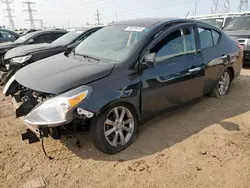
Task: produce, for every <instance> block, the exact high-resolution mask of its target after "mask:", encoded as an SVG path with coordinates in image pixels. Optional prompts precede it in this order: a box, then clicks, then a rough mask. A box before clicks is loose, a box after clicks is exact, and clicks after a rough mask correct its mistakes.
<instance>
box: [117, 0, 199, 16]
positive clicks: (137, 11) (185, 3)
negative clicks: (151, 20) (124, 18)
mask: <svg viewBox="0 0 250 188" xmlns="http://www.w3.org/2000/svg"><path fill="white" fill-rule="evenodd" d="M194 2H195V1H185V2H181V3H178V4H174V5H160V6H159V7H156V8H150V9H139V10H138V9H136V10H134V11H133V10H132V11H122V12H119V14H122V15H124V14H126V12H130V14H131V15H134V13H135V12H136V13H139V12H144V11H147V12H149V11H155V10H159V9H163V8H171V7H176V6H183V5H187V4H193V3H194Z"/></svg>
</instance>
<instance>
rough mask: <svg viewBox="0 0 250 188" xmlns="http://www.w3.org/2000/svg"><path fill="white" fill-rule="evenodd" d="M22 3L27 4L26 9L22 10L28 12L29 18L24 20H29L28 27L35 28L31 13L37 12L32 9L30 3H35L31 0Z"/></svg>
mask: <svg viewBox="0 0 250 188" xmlns="http://www.w3.org/2000/svg"><path fill="white" fill-rule="evenodd" d="M23 3H24V4H26V5H27V9H26V10H24V11H25V12H28V14H29V19H28V20H25V21H29V22H30V29H35V28H36V27H35V19H34V16H33V13H34V12H37V10H35V9H32V7H31V5H34V4H35V3H34V2H32V1H25V2H23Z"/></svg>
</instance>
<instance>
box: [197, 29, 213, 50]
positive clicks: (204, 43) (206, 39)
mask: <svg viewBox="0 0 250 188" xmlns="http://www.w3.org/2000/svg"><path fill="white" fill-rule="evenodd" d="M198 31H199V36H200V42H201V49H205V48H209V47H212V46H213V43H214V42H213V37H212V32H211V31H210V30H209V29H204V28H198Z"/></svg>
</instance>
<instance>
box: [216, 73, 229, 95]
mask: <svg viewBox="0 0 250 188" xmlns="http://www.w3.org/2000/svg"><path fill="white" fill-rule="evenodd" d="M230 79H231V78H230V75H229V73H228V72H227V71H226V72H224V73H223V74H222V76H221V78H220V81H219V86H218V93H219V95H220V96H224V95H226V94H227V92H228V89H229V86H230Z"/></svg>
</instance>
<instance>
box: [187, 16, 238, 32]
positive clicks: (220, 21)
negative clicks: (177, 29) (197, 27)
mask: <svg viewBox="0 0 250 188" xmlns="http://www.w3.org/2000/svg"><path fill="white" fill-rule="evenodd" d="M238 14H239V13H221V14H209V15H201V16H192V17H189V18H190V19H195V20H199V21H201V22H204V23H207V24H210V25H212V26H214V27H217V28H219V29H223V28H224V27H226V26H227V25H228V24H229V23H230V22H231V21H232V19H233V18H234V17H235V16H236V15H238Z"/></svg>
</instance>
